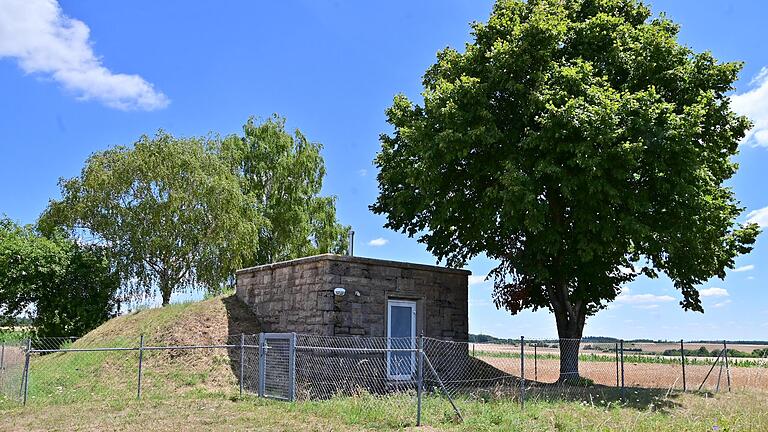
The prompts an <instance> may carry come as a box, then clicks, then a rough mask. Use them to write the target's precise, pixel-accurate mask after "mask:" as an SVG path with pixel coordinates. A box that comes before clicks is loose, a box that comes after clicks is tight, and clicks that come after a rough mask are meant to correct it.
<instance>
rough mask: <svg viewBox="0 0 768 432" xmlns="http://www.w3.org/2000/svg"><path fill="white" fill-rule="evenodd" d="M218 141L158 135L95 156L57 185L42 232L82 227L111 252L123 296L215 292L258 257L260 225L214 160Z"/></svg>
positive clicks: (229, 175)
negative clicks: (197, 289)
mask: <svg viewBox="0 0 768 432" xmlns="http://www.w3.org/2000/svg"><path fill="white" fill-rule="evenodd" d="M218 150H219V149H218V142H217V141H215V140H212V139H205V138H175V137H173V136H171V135H170V134H168V133H166V132H163V131H159V132H158V133H157V134H156V135H155V136H154V137H151V138H150V137H148V136H142V137H141V139H139V141H137V142H136V143H135V144H134V146H133V147H132V148H128V147H121V146H118V147H115V148H112V149H109V150H106V151H102V152H98V153H95V154H93V155H92V156H91V157H90V158H88V161H87V162H86V165H85V167H84V168H83V170H82V173H81V175H80V176H79V177H75V178H72V179H69V180H62V181H61V192H62V199H61V200H60V201H53V202H51V204H50V206H49V208H48V210H47V211H46V213H45V214H44V215H43V218H42V224H43V225H44V226H55V225H60V226H64V227H67V228H69V229H84V230H85V231H86V232H87V233H89V234H91V235H94V236H95V237H96V238H97V239H99V240H101V241H103V242H105V243H106V244H108V245H109V247H110V250H111V251H112V253H113V256H114V258H115V262H116V263H117V268H118V270H119V271H120V273H121V275H122V278H123V281H130V282H126V283H125V284H124V285H125V286H124V288H125V291H126V292H125V293H126V294H128V295H131V296H134V297H140V296H142V295H145V294H150V293H152V292H153V290H154V289H155V287H157V288H159V290H160V292H161V294H162V298H163V304H164V305H165V304H168V302H169V300H170V296H171V293H172V292H174V291H180V290H184V289H189V288H192V287H194V286H196V285H197V284H201V285H203V286H207V287H209V288H212V289H217V288H219V287H220V286H221V285H222V284H223V283H225V282H226V281H227V278H228V277H229V276H230V275H232V274H233V272H234V270H235V269H236V268H238V267H239V266H241V265H242V264H244V263H247V262H250V260H251V259H252V257H253V254H254V253H255V251H256V250H257V249H258V242H257V241H256V239H257V233H258V230H259V229H260V228H261V227H263V226H264V224H265V221H264V219H263V218H262V217H261V216H260V215H259V214H258V213H257V212H255V211H254V206H252V205H251V202H250V201H249V200H248V198H247V196H245V195H244V194H243V193H242V191H241V189H240V183H239V179H238V177H237V175H235V173H233V172H232V171H231V170H230V169H229V168H228V167H227V166H226V165H225V164H224V163H223V162H222V160H221V158H220V157H219V154H218Z"/></svg>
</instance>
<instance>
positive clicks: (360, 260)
mask: <svg viewBox="0 0 768 432" xmlns="http://www.w3.org/2000/svg"><path fill="white" fill-rule="evenodd" d="M315 261H340V262H348V263H357V264H372V265H379V266H386V267H397V268H402V269H415V270H426V271H431V272H442V273H455V274H463V275H467V276H468V275H471V274H472V272H471V271H469V270H462V269H453V268H448V267H440V266H435V265H429V264H416V263H410V262H402V261H391V260H383V259H378V258H366V257H360V256H349V255H335V254H322V255H313V256H308V257H303V258H296V259H292V260H288V261H280V262H276V263H272V264H263V265H259V266H254V267H248V268H244V269H240V270H238V271H237V272H236V274H240V273H246V272H252V271H257V270H266V269H276V268H281V267H290V266H293V265H296V264H304V263H310V262H315Z"/></svg>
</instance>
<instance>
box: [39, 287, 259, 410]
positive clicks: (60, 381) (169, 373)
mask: <svg viewBox="0 0 768 432" xmlns="http://www.w3.org/2000/svg"><path fill="white" fill-rule="evenodd" d="M258 332H259V328H258V325H257V321H256V318H255V316H254V315H253V314H252V313H251V312H250V310H249V309H248V308H247V307H246V306H245V305H244V304H242V303H241V302H240V301H239V300H238V299H237V298H236V297H235V296H226V297H217V298H213V299H210V300H206V301H202V302H197V303H186V304H177V305H170V306H167V307H164V308H159V309H149V310H144V311H140V312H138V313H134V314H130V315H125V316H121V317H117V318H115V319H112V320H110V321H108V322H106V323H104V324H103V325H101V326H100V327H98V328H96V329H95V330H93V331H91V332H90V333H88V334H86V335H85V336H83V337H82V338H80V339H78V340H76V341H74V342H72V343H68V344H66V345H64V347H66V348H80V349H83V348H103V347H122V348H136V347H138V346H139V341H140V337H141V335H144V345H145V346H188V345H225V344H239V343H240V334H241V333H244V334H254V333H258ZM239 362H240V351H239V349H237V348H230V349H222V348H212V349H193V350H189V349H174V350H159V351H149V350H145V351H144V354H143V367H142V393H143V394H142V396H143V397H145V398H156V397H165V396H174V397H177V396H179V395H180V394H181V395H183V394H190V393H192V394H198V393H200V392H203V393H206V392H214V393H228V392H235V391H237V389H238V378H237V377H238V374H239V372H240V364H239ZM138 364H139V352H138V351H109V352H104V351H102V352H67V353H54V354H45V355H36V356H34V357H33V358H32V359H31V362H30V373H29V401H30V402H44V403H57V402H63V403H67V402H71V401H77V400H85V399H94V398H96V399H111V398H120V399H124V398H126V397H131V396H133V395H136V393H137V384H138ZM246 366H247V370H246V373H247V374H248V375H249V376H253V375H254V374H255V370H256V368H257V365H256V364H253V365H251V364H249V362H246Z"/></svg>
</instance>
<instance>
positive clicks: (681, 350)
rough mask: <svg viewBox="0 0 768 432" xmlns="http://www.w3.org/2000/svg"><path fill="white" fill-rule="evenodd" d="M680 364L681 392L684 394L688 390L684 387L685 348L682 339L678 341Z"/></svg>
mask: <svg viewBox="0 0 768 432" xmlns="http://www.w3.org/2000/svg"><path fill="white" fill-rule="evenodd" d="M680 363H681V364H682V365H683V392H685V391H686V390H687V389H688V388H687V387H686V385H685V346H684V345H683V340H682V339H680Z"/></svg>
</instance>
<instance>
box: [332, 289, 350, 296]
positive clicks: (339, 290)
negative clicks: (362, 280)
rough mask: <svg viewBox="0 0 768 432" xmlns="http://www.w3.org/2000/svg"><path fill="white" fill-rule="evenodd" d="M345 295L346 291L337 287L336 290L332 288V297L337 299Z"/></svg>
mask: <svg viewBox="0 0 768 432" xmlns="http://www.w3.org/2000/svg"><path fill="white" fill-rule="evenodd" d="M346 293H347V290H345V289H344V288H342V287H338V288H334V289H333V295H335V296H337V297H342V296H343V295H344V294H346Z"/></svg>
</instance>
